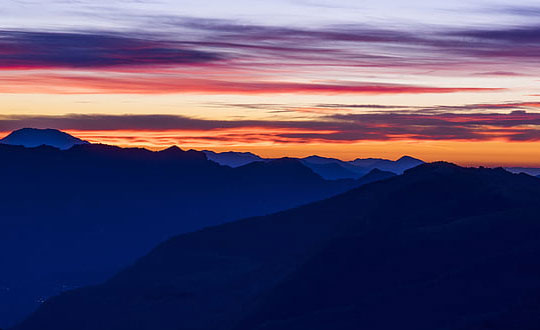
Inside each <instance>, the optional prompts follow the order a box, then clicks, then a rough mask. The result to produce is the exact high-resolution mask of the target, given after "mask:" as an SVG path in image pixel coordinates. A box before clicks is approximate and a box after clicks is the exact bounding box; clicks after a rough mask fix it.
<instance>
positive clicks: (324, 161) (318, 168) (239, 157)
mask: <svg viewBox="0 0 540 330" xmlns="http://www.w3.org/2000/svg"><path fill="white" fill-rule="evenodd" d="M204 153H205V154H206V155H207V157H208V159H210V160H212V161H214V162H216V163H218V164H221V165H227V166H230V167H238V166H242V165H246V164H249V163H252V162H258V161H270V160H271V159H265V158H262V157H259V156H257V155H255V154H253V153H249V152H247V153H246V152H234V151H230V152H222V153H216V152H213V151H204ZM299 160H300V161H302V163H304V165H306V166H307V167H309V168H311V169H312V170H313V172H315V173H317V174H319V175H320V176H322V177H323V178H325V179H327V180H339V179H359V178H361V177H362V176H364V175H366V174H367V173H369V172H370V171H371V170H373V169H375V168H377V169H379V170H382V171H386V172H393V173H396V174H401V173H403V171H405V170H407V169H409V168H413V167H415V166H418V165H420V164H423V163H424V162H423V161H421V160H419V159H416V158H412V157H409V156H404V157H402V158H400V159H398V160H396V161H392V160H388V159H378V158H368V159H356V160H354V161H351V162H347V161H342V160H339V159H336V158H328V157H321V156H315V155H314V156H309V157H305V158H299Z"/></svg>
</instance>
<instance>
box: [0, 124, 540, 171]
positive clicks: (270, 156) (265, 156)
mask: <svg viewBox="0 0 540 330" xmlns="http://www.w3.org/2000/svg"><path fill="white" fill-rule="evenodd" d="M26 129H30V130H40V131H45V130H52V131H58V132H63V133H67V134H68V135H70V136H71V137H75V138H77V139H81V138H80V137H79V136H77V135H74V134H72V133H71V132H68V131H62V130H59V129H56V128H34V127H24V128H20V129H17V130H14V131H11V132H8V133H7V134H2V132H0V144H1V143H2V142H1V140H2V139H4V138H5V137H7V136H9V135H10V134H11V133H14V132H18V131H22V130H26ZM81 140H83V141H85V142H90V143H91V144H104V145H111V146H117V147H120V148H142V149H146V150H150V151H162V150H166V149H168V148H172V147H178V148H180V149H182V150H185V151H189V150H194V151H201V152H202V151H211V152H216V153H226V152H232V153H251V154H253V155H255V156H258V157H261V158H263V159H280V158H298V159H303V158H308V157H323V158H331V159H337V160H341V161H344V162H352V161H354V160H358V159H382V160H391V161H398V160H400V159H402V158H405V157H410V158H413V159H418V160H421V161H423V162H426V163H434V162H449V163H453V164H456V165H458V166H466V167H483V166H487V167H492V168H496V167H506V168H512V167H513V168H521V167H523V168H531V169H535V167H534V166H527V165H514V164H510V165H504V164H460V163H457V162H452V161H449V160H446V159H437V160H426V159H422V158H419V157H416V156H415V155H411V154H401V155H399V156H397V157H394V158H384V157H377V156H369V155H357V156H355V157H352V158H349V159H343V158H337V157H333V156H332V155H324V154H316V153H309V151H306V152H304V153H302V154H299V155H291V154H280V153H278V154H273V153H271V154H265V153H262V154H259V153H255V152H252V151H251V150H250V149H247V150H245V151H242V150H233V149H228V148H226V147H224V148H223V149H222V150H219V149H216V148H211V147H210V148H191V147H189V146H187V147H186V146H180V145H176V144H171V145H168V146H160V147H148V146H137V145H124V146H122V145H115V144H108V143H103V142H101V141H88V140H85V139H84V138H82V139H81Z"/></svg>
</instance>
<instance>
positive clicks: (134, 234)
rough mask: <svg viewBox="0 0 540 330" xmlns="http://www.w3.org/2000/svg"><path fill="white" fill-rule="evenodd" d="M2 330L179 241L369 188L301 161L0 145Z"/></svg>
mask: <svg viewBox="0 0 540 330" xmlns="http://www.w3.org/2000/svg"><path fill="white" fill-rule="evenodd" d="M0 159H2V162H0V178H1V180H2V187H3V189H1V190H0V208H1V215H0V269H1V270H2V276H0V327H6V326H8V325H10V324H11V325H12V324H13V322H15V321H18V320H20V319H21V318H22V317H23V316H25V315H26V314H28V313H30V312H31V311H32V310H33V309H35V308H36V307H37V306H39V304H40V302H41V301H43V300H44V299H46V298H48V297H50V296H51V295H55V294H58V293H59V292H62V291H65V290H66V289H70V288H75V287H80V286H83V285H88V284H93V283H99V282H101V281H103V280H104V279H106V278H108V277H109V276H111V275H112V274H114V273H115V272H116V271H118V270H119V269H121V268H123V267H125V266H126V265H128V264H130V263H131V262H133V261H134V260H135V259H136V258H137V257H140V256H141V255H144V254H145V253H147V252H148V251H149V250H150V249H151V248H153V247H154V246H155V245H157V244H158V243H159V242H162V241H164V240H166V239H168V238H170V237H172V236H174V235H177V234H180V233H185V232H190V231H194V230H198V229H200V228H203V227H206V226H212V225H217V224H221V223H225V222H228V221H232V220H236V219H239V218H243V217H249V216H256V215H265V214H269V213H272V212H276V211H279V210H284V209H288V208H292V207H298V206H300V205H303V204H306V203H309V202H313V201H317V200H321V199H324V198H328V197H331V196H333V195H336V194H339V193H342V192H344V191H347V190H349V189H352V188H354V187H357V186H359V185H360V184H362V182H361V181H358V180H335V181H328V180H324V179H323V178H321V177H320V176H319V175H317V174H315V173H314V172H313V171H312V170H311V169H309V168H308V167H306V166H305V165H303V164H302V162H301V161H299V160H297V159H278V160H273V161H268V162H255V163H251V164H248V165H245V166H241V167H237V168H231V167H228V166H221V165H219V164H217V163H215V162H213V161H209V160H208V159H207V157H206V155H205V154H204V153H203V152H198V151H193V150H189V151H185V150H182V149H180V148H178V147H171V148H168V149H165V150H162V151H156V152H154V151H149V150H146V149H141V148H120V147H115V146H108V145H100V144H79V145H74V146H73V147H71V148H70V149H68V150H59V149H58V148H55V147H51V146H40V147H36V148H25V147H21V146H12V145H7V144H0Z"/></svg>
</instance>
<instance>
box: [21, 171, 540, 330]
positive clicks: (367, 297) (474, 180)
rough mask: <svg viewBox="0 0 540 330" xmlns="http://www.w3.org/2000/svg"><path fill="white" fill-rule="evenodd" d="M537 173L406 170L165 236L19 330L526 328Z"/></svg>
mask: <svg viewBox="0 0 540 330" xmlns="http://www.w3.org/2000/svg"><path fill="white" fill-rule="evenodd" d="M539 201H540V181H539V180H538V179H536V178H534V177H531V176H528V175H525V174H519V175H518V174H511V173H509V172H506V171H505V170H503V169H485V168H479V169H473V168H461V167H458V166H456V165H452V164H449V163H433V164H425V165H420V166H418V167H416V168H414V169H411V170H408V171H406V172H405V174H404V175H401V176H396V177H392V178H389V179H386V180H383V181H380V182H376V183H371V184H367V185H365V186H362V187H360V188H357V189H354V190H352V191H349V192H347V193H344V194H342V195H339V196H336V197H333V198H330V199H327V200H324V201H321V202H316V203H313V204H309V205H306V206H302V207H299V208H293V209H291V210H288V211H284V212H279V213H276V214H272V215H268V216H262V217H256V218H249V219H245V220H241V221H236V222H232V223H228V224H224V225H220V226H216V227H211V228H206V229H204V230H201V231H197V232H194V233H190V234H185V235H180V236H177V237H174V238H172V239H170V240H168V241H166V242H164V243H162V244H160V245H159V246H158V247H157V248H155V249H154V250H153V251H151V252H150V253H149V254H148V255H146V256H145V257H143V258H141V259H139V260H138V261H137V262H136V263H135V264H134V265H133V266H131V267H128V268H126V269H125V270H123V271H122V272H120V273H119V274H117V275H116V276H114V277H113V278H112V279H110V280H108V281H106V282H105V283H103V284H101V285H99V286H94V287H86V288H81V289H77V290H73V291H70V292H66V293H64V294H61V295H60V296H58V297H55V298H52V299H50V300H49V301H47V302H45V303H44V304H43V305H42V306H41V307H40V308H39V310H38V311H37V312H36V313H34V314H33V315H32V316H31V317H30V318H28V319H27V320H26V321H25V322H23V323H22V324H21V325H20V326H18V327H16V328H15V329H17V330H31V329H44V328H46V329H56V330H62V329H81V330H85V329H115V330H121V329H164V330H167V329H207V330H210V329H212V330H214V329H215V330H217V329H220V330H228V329H230V330H258V329H260V330H262V329H265V330H267V329H268V330H270V329H271V330H278V329H279V330H292V329H315V330H319V329H320V330H323V329H334V330H353V329H373V330H382V329H384V330H390V329H392V330H394V329H400V328H403V327H404V325H406V327H407V328H410V329H416V330H434V329H435V330H450V329H452V330H458V329H471V330H472V329H500V330H503V329H524V330H532V329H538V327H539V326H540V320H539V318H538V315H540V314H539V312H540V307H539V306H540V304H538V301H539V299H540V267H539V266H538V258H539V257H540V241H539V240H538V237H540V221H539V219H538V212H539V211H540V204H539Z"/></svg>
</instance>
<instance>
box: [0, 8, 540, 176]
mask: <svg viewBox="0 0 540 330" xmlns="http://www.w3.org/2000/svg"><path fill="white" fill-rule="evenodd" d="M535 2H536V4H535ZM0 15H1V17H2V20H0V109H1V110H0V136H1V135H6V134H8V133H9V132H10V131H11V130H14V129H18V128H22V127H38V128H57V129H61V130H64V131H67V132H69V133H71V134H73V135H76V136H78V137H81V138H83V139H87V140H89V141H91V142H101V143H108V144H116V145H120V146H142V147H147V148H152V149H160V148H164V147H167V146H170V145H173V144H175V145H178V146H180V147H181V148H184V149H190V148H194V149H211V150H216V151H225V150H236V151H252V152H255V153H257V154H260V155H262V156H266V157H279V156H308V155H312V154H319V155H322V156H329V157H337V158H341V159H345V160H351V159H355V158H366V157H384V158H391V159H395V158H399V157H400V156H402V155H411V156H415V157H418V158H421V159H423V160H426V161H436V160H447V161H452V162H456V163H458V164H461V165H487V166H538V167H540V65H539V64H540V23H539V22H540V20H539V18H540V5H539V4H538V2H537V1H525V0H517V1H516V0H515V1H506V0H504V1H503V0H501V1H485V0H484V1H480V0H470V1H427V0H410V1H406V2H405V1H390V0H364V1H360V0H359V1H350V0H349V1H345V0H333V1H329V0H328V1H327V0H273V1H259V0H250V1H247V0H234V1H233V0H231V1H228V2H225V1H217V0H212V1H204V0H199V1H194V0H193V1H192V0H190V1H181V0H180V1H179V0H176V1H175V0H156V1H143V0H131V1H128V0H117V1H113V0H109V1H104V0H48V1H46V2H44V1H37V0H7V1H3V2H2V7H0Z"/></svg>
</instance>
